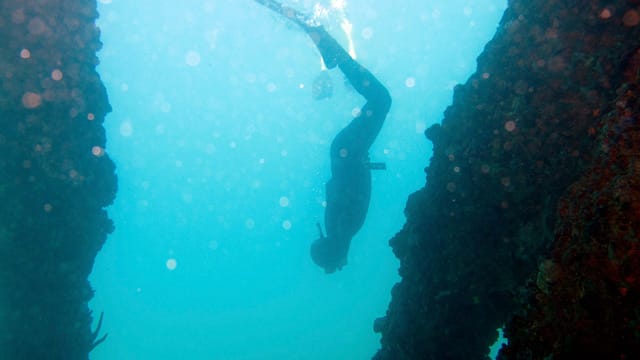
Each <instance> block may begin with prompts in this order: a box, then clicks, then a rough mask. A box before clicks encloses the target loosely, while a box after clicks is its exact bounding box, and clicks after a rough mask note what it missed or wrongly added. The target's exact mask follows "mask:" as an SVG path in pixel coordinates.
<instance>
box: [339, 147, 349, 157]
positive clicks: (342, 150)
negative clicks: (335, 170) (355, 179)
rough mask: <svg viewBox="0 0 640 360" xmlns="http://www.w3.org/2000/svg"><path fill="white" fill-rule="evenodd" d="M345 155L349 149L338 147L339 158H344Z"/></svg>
mask: <svg viewBox="0 0 640 360" xmlns="http://www.w3.org/2000/svg"><path fill="white" fill-rule="evenodd" d="M347 155H349V150H347V149H344V148H343V149H340V157H341V158H346V157H347Z"/></svg>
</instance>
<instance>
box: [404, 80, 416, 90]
mask: <svg viewBox="0 0 640 360" xmlns="http://www.w3.org/2000/svg"><path fill="white" fill-rule="evenodd" d="M404 85H405V86H406V87H408V88H412V87H414V86H416V79H415V78H412V77H408V78H407V80H405V81H404Z"/></svg>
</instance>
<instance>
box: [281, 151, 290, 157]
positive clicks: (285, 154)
mask: <svg viewBox="0 0 640 360" xmlns="http://www.w3.org/2000/svg"><path fill="white" fill-rule="evenodd" d="M287 155H289V153H288V152H287V150H281V151H280V156H282V157H285V156H287Z"/></svg>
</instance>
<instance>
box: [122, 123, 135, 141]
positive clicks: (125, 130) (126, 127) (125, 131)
mask: <svg viewBox="0 0 640 360" xmlns="http://www.w3.org/2000/svg"><path fill="white" fill-rule="evenodd" d="M120 135H122V136H125V137H129V136H131V135H133V126H132V125H131V123H130V122H129V121H125V122H123V123H122V124H120Z"/></svg>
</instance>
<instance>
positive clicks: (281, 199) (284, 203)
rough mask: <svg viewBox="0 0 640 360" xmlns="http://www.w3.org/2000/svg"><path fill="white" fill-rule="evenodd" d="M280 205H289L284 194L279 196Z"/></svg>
mask: <svg viewBox="0 0 640 360" xmlns="http://www.w3.org/2000/svg"><path fill="white" fill-rule="evenodd" d="M280 206H282V207H287V206H289V198H287V197H286V196H282V197H281V198H280Z"/></svg>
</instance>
